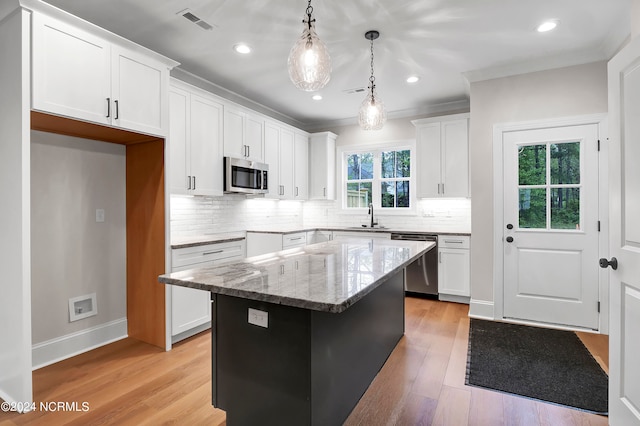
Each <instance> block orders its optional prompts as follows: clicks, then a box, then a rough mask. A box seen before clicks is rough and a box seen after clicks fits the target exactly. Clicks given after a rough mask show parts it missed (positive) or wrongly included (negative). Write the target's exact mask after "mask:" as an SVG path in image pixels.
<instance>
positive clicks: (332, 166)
mask: <svg viewBox="0 0 640 426" xmlns="http://www.w3.org/2000/svg"><path fill="white" fill-rule="evenodd" d="M307 161H308V163H307V164H308V165H309V189H308V192H309V198H310V199H312V200H335V198H336V180H335V179H336V140H335V135H333V134H329V133H327V132H324V133H318V134H312V135H311V137H310V141H309V158H308V160H307Z"/></svg>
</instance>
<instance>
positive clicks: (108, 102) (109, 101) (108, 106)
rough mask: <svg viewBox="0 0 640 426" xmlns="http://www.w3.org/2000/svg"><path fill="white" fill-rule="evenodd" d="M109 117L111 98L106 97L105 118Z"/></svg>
mask: <svg viewBox="0 0 640 426" xmlns="http://www.w3.org/2000/svg"><path fill="white" fill-rule="evenodd" d="M109 117H111V98H107V118H109Z"/></svg>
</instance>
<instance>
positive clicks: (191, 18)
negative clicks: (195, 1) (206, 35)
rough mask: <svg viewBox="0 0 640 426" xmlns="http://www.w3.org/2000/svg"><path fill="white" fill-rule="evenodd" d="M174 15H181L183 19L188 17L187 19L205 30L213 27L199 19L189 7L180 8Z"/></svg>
mask: <svg viewBox="0 0 640 426" xmlns="http://www.w3.org/2000/svg"><path fill="white" fill-rule="evenodd" d="M176 15H182V17H184V18H185V19H188V20H189V21H191V22H193V23H194V24H196V25H197V26H199V27H200V28H202V29H205V30H212V29H213V25H211V24H209V23H208V22H206V21H204V20H202V19H200V18H199V17H198V16H197V15H196V14H195V13H193V12H192V11H191V10H190V9H184V10H181V11H180V12H178V13H176Z"/></svg>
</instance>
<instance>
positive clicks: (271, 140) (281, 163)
mask: <svg viewBox="0 0 640 426" xmlns="http://www.w3.org/2000/svg"><path fill="white" fill-rule="evenodd" d="M293 144H294V137H293V132H292V131H291V130H289V129H287V128H284V127H282V126H280V125H279V124H277V123H275V122H271V121H267V122H266V123H265V126H264V162H265V163H266V164H268V165H269V193H267V194H266V195H265V196H266V197H267V198H277V199H281V200H292V199H293V198H294V184H293V176H294V170H293V161H294V145H293Z"/></svg>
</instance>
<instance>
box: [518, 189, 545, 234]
mask: <svg viewBox="0 0 640 426" xmlns="http://www.w3.org/2000/svg"><path fill="white" fill-rule="evenodd" d="M519 199H520V214H519V226H520V228H542V229H546V228H547V190H546V189H545V188H525V189H520V197H519Z"/></svg>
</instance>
